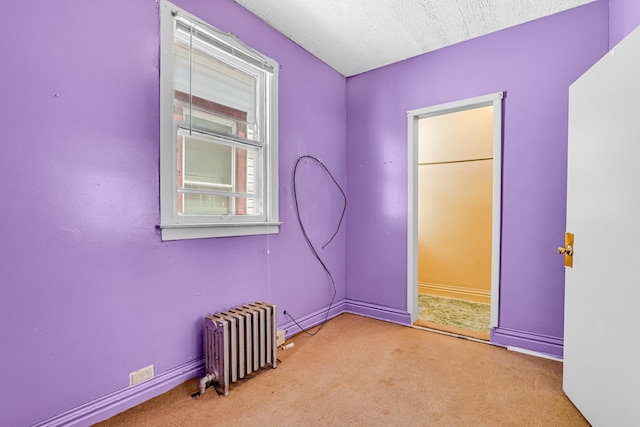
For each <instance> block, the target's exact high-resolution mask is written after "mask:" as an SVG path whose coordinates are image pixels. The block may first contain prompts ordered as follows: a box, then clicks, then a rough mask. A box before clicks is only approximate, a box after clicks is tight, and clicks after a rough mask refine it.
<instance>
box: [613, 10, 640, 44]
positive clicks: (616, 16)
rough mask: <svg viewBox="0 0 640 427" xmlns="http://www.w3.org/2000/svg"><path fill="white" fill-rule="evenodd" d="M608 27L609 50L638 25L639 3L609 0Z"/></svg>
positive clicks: (639, 15) (639, 20) (639, 21)
mask: <svg viewBox="0 0 640 427" xmlns="http://www.w3.org/2000/svg"><path fill="white" fill-rule="evenodd" d="M609 25H610V32H609V48H612V47H614V46H615V45H617V44H618V43H619V42H620V41H621V40H622V39H623V38H625V36H627V34H629V33H630V32H631V31H633V30H634V29H635V28H636V27H637V26H638V25H640V2H639V1H638V0H609Z"/></svg>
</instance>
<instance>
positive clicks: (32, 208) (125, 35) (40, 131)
mask: <svg viewBox="0 0 640 427" xmlns="http://www.w3.org/2000/svg"><path fill="white" fill-rule="evenodd" d="M176 3H177V4H179V5H180V6H182V7H184V8H185V9H187V10H188V11H190V12H192V13H195V14H198V15H200V17H201V18H203V19H205V20H207V21H209V22H210V23H212V24H214V25H216V26H218V27H219V28H221V29H222V30H225V31H231V32H233V33H235V34H237V35H238V36H239V37H240V38H241V39H242V40H244V41H245V42H247V43H248V44H250V45H252V46H253V47H254V48H257V49H259V50H262V51H263V52H264V53H265V54H267V55H269V56H271V57H272V58H274V59H275V60H277V61H278V62H279V63H280V64H281V66H282V68H281V73H280V97H279V101H280V212H281V220H282V221H283V225H282V227H281V232H280V234H279V235H272V236H260V237H241V238H220V239H203V240H192V241H181V242H161V240H160V236H159V232H158V231H157V230H156V229H155V226H156V224H158V223H159V219H160V218H159V200H158V197H159V178H158V162H159V69H158V67H159V65H158V64H159V20H158V10H157V8H158V6H157V4H156V1H155V0H144V1H135V2H130V1H126V0H112V1H108V2H79V1H74V0H64V1H62V0H61V1H56V2H20V1H13V2H6V4H5V5H4V10H3V12H4V13H5V14H6V16H10V17H11V18H10V19H6V20H5V23H4V24H3V27H2V34H3V36H2V37H0V51H1V52H2V56H3V61H2V63H3V71H2V79H1V80H0V93H1V94H2V99H3V102H2V104H1V105H0V116H1V117H2V124H3V126H2V128H3V136H4V137H3V142H2V155H0V170H1V171H2V176H3V177H4V180H5V181H4V182H5V184H4V185H2V186H0V199H1V200H2V209H0V235H1V236H2V243H0V245H1V246H0V250H1V256H0V343H1V344H0V346H1V347H2V351H1V352H0V359H1V363H0V379H1V381H0V425H3V426H5V425H6V426H23V425H30V424H32V423H35V422H38V421H41V420H44V419H46V418H48V417H51V416H54V415H57V414H60V413H62V412H64V411H66V410H69V409H71V408H75V407H77V406H78V405H81V404H84V403H86V402H90V401H92V400H94V399H96V398H99V397H103V396H105V395H107V394H109V393H112V392H115V391H118V390H121V389H126V388H127V387H128V385H129V379H128V374H129V372H131V371H134V370H136V369H139V368H141V367H144V366H146V365H148V364H151V363H153V364H154V365H155V370H156V376H159V375H160V376H161V375H162V374H163V373H164V372H167V371H169V370H171V369H173V368H175V367H179V366H181V365H183V364H185V363H188V362H189V361H194V360H195V361H196V363H197V361H199V360H200V358H201V357H202V350H201V346H202V344H201V342H202V339H201V335H202V323H201V319H202V317H203V315H204V314H206V313H208V312H213V311H218V310H221V309H225V308H228V307H230V306H232V305H236V304H240V303H246V302H249V301H252V300H265V301H270V302H273V303H275V304H277V305H278V307H279V323H280V324H283V323H285V322H286V321H288V319H286V318H284V316H282V315H281V313H282V309H287V310H288V311H290V312H291V313H293V314H294V315H295V316H305V315H308V314H309V313H312V312H314V311H316V310H319V309H321V308H323V307H326V305H327V304H328V302H329V298H330V296H331V292H330V285H329V283H328V280H327V277H326V275H325V274H324V272H323V271H322V269H321V268H320V267H319V265H318V264H317V263H316V261H315V260H314V259H313V258H312V256H311V254H310V252H309V250H308V248H307V246H306V243H305V242H304V240H303V238H302V235H301V233H300V230H299V227H298V224H297V221H296V219H295V214H294V210H293V208H292V206H293V202H292V194H291V172H292V168H293V163H294V161H295V159H297V157H298V154H313V155H316V156H319V157H320V158H322V159H323V160H324V162H325V163H326V164H327V166H328V167H329V168H330V169H331V170H332V171H333V173H334V174H335V176H336V178H337V179H338V181H339V182H340V183H341V184H342V185H343V186H344V185H345V181H346V148H345V147H346V105H345V99H346V81H345V79H344V77H343V76H341V75H339V74H338V73H337V72H335V71H333V70H332V69H330V68H329V67H328V66H327V65H326V64H324V63H322V62H321V61H319V60H318V59H316V58H315V57H313V56H312V55H310V54H309V53H307V52H305V51H304V50H302V49H301V48H300V47H299V46H297V45H296V44H294V43H292V42H291V41H290V40H289V39H287V38H285V37H284V36H282V35H280V34H278V33H277V32H275V31H274V30H273V29H271V28H270V27H268V26H267V25H266V24H264V23H263V22H262V21H260V20H259V19H257V18H256V17H255V16H253V15H252V14H250V13H249V12H247V11H246V10H244V9H243V8H241V7H240V6H238V5H237V4H236V3H234V2H233V1H232V0H210V1H202V0H180V1H179V0H176ZM303 172H304V173H303V174H301V179H300V186H301V187H302V190H303V191H305V192H307V193H309V192H311V191H313V192H314V195H315V196H314V197H304V200H302V203H303V206H302V207H303V210H304V212H303V213H304V214H305V218H307V220H308V221H309V224H310V225H309V228H310V234H311V235H312V238H314V239H317V240H325V239H326V238H328V237H330V235H331V233H332V232H333V230H334V226H335V222H336V221H337V217H338V216H339V213H340V209H341V208H342V204H341V200H340V199H339V198H336V197H335V196H336V195H335V193H333V191H334V188H333V187H332V185H333V184H331V185H329V183H327V181H326V180H325V177H324V176H323V175H321V174H319V173H318V170H314V168H313V165H305V170H304V171H303ZM318 210H321V212H322V214H323V215H318V213H317V211H318ZM345 234H346V233H345V230H344V229H343V230H342V231H341V232H340V234H339V235H338V237H337V238H336V240H335V241H334V243H333V244H332V245H331V246H329V247H328V248H327V249H325V250H324V251H322V253H323V255H324V256H325V260H326V262H327V264H328V266H329V267H330V268H331V269H332V270H333V273H334V277H335V278H336V283H337V288H338V296H337V300H338V301H339V300H342V299H344V296H345V262H344V259H345ZM156 393H157V392H156Z"/></svg>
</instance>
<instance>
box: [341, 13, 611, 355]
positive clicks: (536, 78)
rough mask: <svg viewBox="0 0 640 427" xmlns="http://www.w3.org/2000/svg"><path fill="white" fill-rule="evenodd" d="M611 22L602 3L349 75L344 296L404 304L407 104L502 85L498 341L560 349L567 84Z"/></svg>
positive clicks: (602, 42)
mask: <svg viewBox="0 0 640 427" xmlns="http://www.w3.org/2000/svg"><path fill="white" fill-rule="evenodd" d="M607 23H608V3H607V2H606V1H598V2H596V3H591V4H589V5H586V6H583V7H580V8H577V9H574V10H570V11H567V12H564V13H560V14H557V15H554V16H551V17H548V18H545V19H541V20H537V21H534V22H531V23H527V24H524V25H520V26H518V27H515V28H511V29H507V30H504V31H501V32H498V33H494V34H491V35H488V36H485V37H481V38H478V39H475V40H471V41H468V42H466V43H461V44H458V45H455V46H451V47H447V48H444V49H441V50H439V51H436V52H432V53H428V54H425V55H422V56H419V57H416V58H413V59H410V60H406V61H403V62H400V63H397V64H394V65H390V66H387V67H384V68H381V69H377V70H374V71H371V72H368V73H364V74H361V75H359V76H355V77H352V78H349V79H348V80H347V90H348V98H347V100H348V102H347V111H348V120H347V132H348V134H347V135H348V136H347V160H348V163H347V170H348V171H349V172H348V179H349V193H348V195H349V203H350V209H349V214H348V222H347V265H348V269H347V283H348V288H347V297H348V298H350V299H353V300H360V301H365V302H369V303H373V304H379V305H383V306H389V307H394V308H402V309H404V308H406V286H407V284H406V280H407V275H406V270H407V257H406V252H407V249H406V248H407V238H406V233H407V116H406V112H407V111H408V110H411V109H417V108H421V107H426V106H431V105H437V104H440V103H445V102H449V101H455V100H461V99H465V98H471V97H475V96H480V95H484V94H489V93H493V92H498V91H506V93H507V95H506V99H505V100H504V108H505V113H504V147H503V219H502V268H501V296H500V298H501V300H500V302H501V304H500V319H499V323H500V327H501V328H504V329H503V330H502V334H501V335H500V334H498V335H496V336H494V339H495V340H496V341H497V342H500V343H503V344H509V345H518V346H519V347H525V348H529V349H531V350H538V351H546V352H549V353H556V354H561V350H562V348H561V343H562V340H561V338H562V336H563V300H564V267H563V265H562V260H561V259H560V258H559V257H558V255H557V253H556V248H557V247H558V246H559V245H561V244H562V243H563V241H564V237H563V236H564V231H565V230H564V229H565V203H566V186H565V182H566V161H567V109H568V88H569V85H570V84H571V83H572V82H573V81H574V80H576V79H577V78H578V77H579V76H580V75H581V74H582V73H583V72H584V71H586V70H587V69H588V68H589V67H590V66H591V65H593V64H594V63H595V62H596V60H597V59H599V58H600V57H601V56H602V55H603V54H604V53H605V52H606V51H607V40H608V34H607V31H608V26H607ZM538 341H541V342H543V343H544V345H541V344H540V342H538Z"/></svg>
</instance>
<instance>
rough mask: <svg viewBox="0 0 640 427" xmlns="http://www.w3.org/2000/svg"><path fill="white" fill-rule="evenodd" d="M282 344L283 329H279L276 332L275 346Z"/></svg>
mask: <svg viewBox="0 0 640 427" xmlns="http://www.w3.org/2000/svg"><path fill="white" fill-rule="evenodd" d="M282 344H284V331H283V330H279V331H278V332H277V333H276V347H280V346H281V345H282Z"/></svg>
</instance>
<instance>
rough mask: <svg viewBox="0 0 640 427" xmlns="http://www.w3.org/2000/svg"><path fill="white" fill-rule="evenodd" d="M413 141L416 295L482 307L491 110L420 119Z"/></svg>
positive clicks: (487, 270)
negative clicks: (416, 176)
mask: <svg viewBox="0 0 640 427" xmlns="http://www.w3.org/2000/svg"><path fill="white" fill-rule="evenodd" d="M419 137H420V141H419V144H420V145H419V162H420V166H419V167H418V174H419V183H418V188H419V195H418V222H419V224H418V233H419V236H418V282H419V289H420V292H421V293H428V294H432V295H440V296H448V297H454V298H460V299H467V300H471V301H480V302H487V303H488V302H490V290H491V234H492V231H491V210H492V209H491V206H492V188H493V181H492V178H493V160H492V158H493V107H483V108H478V109H473V110H466V111H461V112H457V113H452V114H446V115H441V116H435V117H429V118H425V119H421V120H420V122H419ZM487 158H488V159H487ZM479 159H485V160H479ZM461 160H473V161H469V162H460V161H461ZM442 162H455V163H442ZM429 163H431V164H429ZM433 163H438V164H433Z"/></svg>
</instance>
